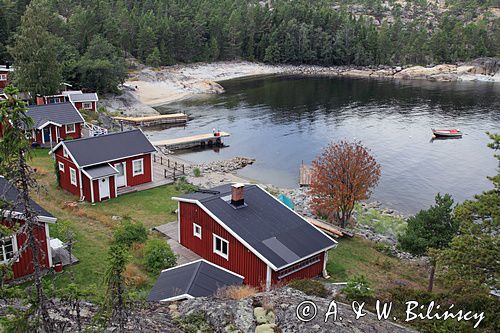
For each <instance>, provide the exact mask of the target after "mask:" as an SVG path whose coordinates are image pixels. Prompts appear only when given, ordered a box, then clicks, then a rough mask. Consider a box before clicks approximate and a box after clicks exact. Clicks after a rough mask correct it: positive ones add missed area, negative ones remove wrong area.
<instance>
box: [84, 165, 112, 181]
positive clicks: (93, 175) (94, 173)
mask: <svg viewBox="0 0 500 333" xmlns="http://www.w3.org/2000/svg"><path fill="white" fill-rule="evenodd" d="M83 172H84V173H85V174H86V175H87V176H88V177H89V178H90V179H97V178H102V177H106V176H111V175H117V174H119V172H118V170H116V169H115V168H114V167H112V166H111V164H109V163H103V164H98V165H94V166H90V167H86V168H84V169H83Z"/></svg>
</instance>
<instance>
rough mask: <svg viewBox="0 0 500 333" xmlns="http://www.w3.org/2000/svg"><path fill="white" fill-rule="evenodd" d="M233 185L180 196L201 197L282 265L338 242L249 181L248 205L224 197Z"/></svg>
mask: <svg viewBox="0 0 500 333" xmlns="http://www.w3.org/2000/svg"><path fill="white" fill-rule="evenodd" d="M230 194H231V185H230V184H228V185H222V186H218V187H214V188H212V189H210V190H208V191H205V192H203V191H202V192H195V193H191V194H187V195H184V196H181V197H180V198H185V199H192V200H198V201H200V203H201V204H202V205H203V206H205V207H206V208H207V209H208V210H209V211H210V212H211V213H213V214H214V215H215V216H216V217H217V218H218V219H219V220H221V221H222V222H223V223H224V224H225V225H226V226H227V227H228V228H229V229H231V230H232V231H233V232H235V233H236V234H237V235H238V236H239V237H240V238H242V239H243V240H244V241H246V242H247V243H248V244H249V245H250V246H251V247H252V248H253V249H255V250H256V251H257V252H258V253H259V254H261V255H262V256H263V257H264V258H266V259H267V260H268V261H269V262H271V263H272V264H273V265H274V266H276V267H277V268H278V269H279V268H281V267H283V266H287V265H289V264H292V263H294V262H296V261H298V260H299V259H301V258H305V257H308V256H311V255H313V254H314V253H317V252H320V251H322V250H324V249H326V248H329V247H332V246H333V245H334V244H335V241H333V240H332V239H331V238H330V237H328V236H326V235H325V234H323V233H322V232H320V231H319V230H318V229H316V228H315V227H313V226H312V225H311V224H310V223H309V222H307V221H305V220H304V219H303V218H301V217H300V216H298V215H297V214H295V213H294V212H293V211H291V210H290V209H289V208H288V207H286V206H285V205H283V204H281V203H280V202H279V201H278V200H277V199H275V198H273V197H272V196H271V195H270V194H268V193H267V192H266V191H264V190H262V189H261V188H260V187H258V186H256V185H245V187H244V198H245V199H244V200H245V204H246V206H244V207H239V208H234V207H233V206H232V205H231V204H230V203H228V202H226V201H225V200H224V197H226V196H228V195H230Z"/></svg>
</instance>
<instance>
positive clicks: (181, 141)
mask: <svg viewBox="0 0 500 333" xmlns="http://www.w3.org/2000/svg"><path fill="white" fill-rule="evenodd" d="M230 135H231V134H229V133H226V132H219V135H218V136H215V135H214V134H213V133H208V134H198V135H193V136H187V137H182V138H176V139H166V140H159V141H153V142H151V143H152V144H153V145H154V146H164V147H167V148H168V147H185V146H189V145H194V144H201V143H209V142H211V141H215V140H217V139H220V138H225V137H228V136H230Z"/></svg>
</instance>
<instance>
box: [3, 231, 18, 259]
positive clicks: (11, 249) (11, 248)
mask: <svg viewBox="0 0 500 333" xmlns="http://www.w3.org/2000/svg"><path fill="white" fill-rule="evenodd" d="M16 243H17V242H16V240H15V237H13V236H10V237H4V238H0V262H7V261H9V260H10V259H12V258H13V257H14V254H15V253H16V251H17V244H16Z"/></svg>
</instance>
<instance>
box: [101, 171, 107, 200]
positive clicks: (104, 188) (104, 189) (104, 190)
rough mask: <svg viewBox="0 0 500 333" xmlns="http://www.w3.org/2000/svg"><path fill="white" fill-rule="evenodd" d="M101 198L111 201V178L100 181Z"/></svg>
mask: <svg viewBox="0 0 500 333" xmlns="http://www.w3.org/2000/svg"><path fill="white" fill-rule="evenodd" d="M99 198H100V199H101V200H102V199H104V198H108V199H109V177H106V178H102V179H99Z"/></svg>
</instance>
